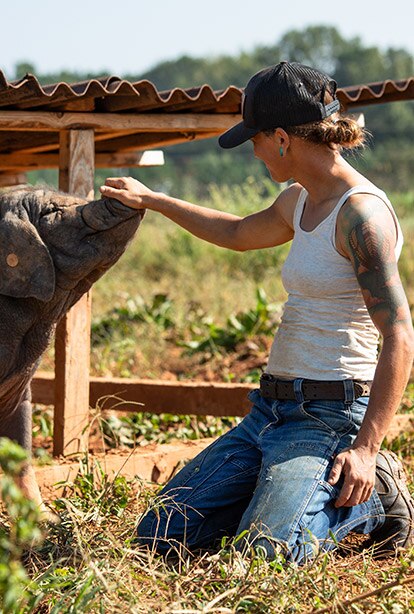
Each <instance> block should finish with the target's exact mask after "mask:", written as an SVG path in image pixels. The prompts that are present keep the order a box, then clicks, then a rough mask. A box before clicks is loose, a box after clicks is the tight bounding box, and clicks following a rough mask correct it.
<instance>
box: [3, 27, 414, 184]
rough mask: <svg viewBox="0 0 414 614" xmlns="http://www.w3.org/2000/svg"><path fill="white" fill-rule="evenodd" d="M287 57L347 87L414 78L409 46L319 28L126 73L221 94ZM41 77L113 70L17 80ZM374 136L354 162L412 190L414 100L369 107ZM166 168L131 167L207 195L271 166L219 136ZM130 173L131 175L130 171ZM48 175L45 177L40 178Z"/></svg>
mask: <svg viewBox="0 0 414 614" xmlns="http://www.w3.org/2000/svg"><path fill="white" fill-rule="evenodd" d="M281 60H289V61H297V62H302V63H304V64H308V65H310V66H314V67H316V68H319V69H321V70H324V71H326V72H327V73H328V74H330V75H331V76H332V77H333V78H334V79H335V80H336V81H337V82H338V85H339V87H345V86H347V85H358V84H364V83H369V82H375V81H383V80H386V79H392V80H398V79H406V78H408V77H411V76H413V75H414V56H413V55H412V54H410V53H409V52H408V51H406V50H405V49H395V48H387V49H380V48H379V47H376V46H366V45H365V44H364V43H363V42H362V41H361V39H360V38H359V37H353V38H344V37H343V36H342V35H341V34H340V33H339V32H338V30H337V29H336V28H334V27H330V26H311V27H308V28H305V29H302V30H290V31H289V32H287V33H286V34H284V35H283V36H282V37H281V38H280V40H278V41H277V42H276V43H275V44H274V45H271V46H258V47H256V48H254V49H253V50H252V51H251V52H249V53H248V52H243V53H239V54H236V55H233V56H230V55H221V56H217V57H209V58H195V57H190V56H182V57H179V58H177V59H174V60H168V61H165V62H160V63H158V64H156V65H155V66H154V67H152V68H151V69H150V70H148V71H146V72H144V73H138V74H123V75H119V76H120V77H123V78H125V79H128V80H130V81H139V80H141V79H148V80H149V81H152V82H153V83H154V84H155V85H156V87H157V88H158V90H160V91H162V90H168V89H172V88H174V87H180V88H189V87H195V86H199V85H203V84H204V83H208V84H209V85H210V86H211V87H212V88H213V89H215V90H221V89H224V88H226V87H228V86H229V85H236V86H238V87H244V85H245V84H246V83H247V81H248V79H249V77H250V76H251V75H252V74H254V73H255V72H257V71H258V70H260V69H261V68H263V67H264V66H268V65H270V64H275V63H277V62H279V61H281ZM27 72H31V73H34V74H36V76H37V77H38V79H39V81H40V82H41V83H43V84H45V83H55V82H58V81H66V82H76V81H81V80H84V79H91V78H97V77H100V76H104V75H107V74H108V73H107V72H105V73H102V72H101V73H99V74H97V73H94V74H91V73H86V74H85V73H76V72H68V71H61V72H60V73H54V74H40V75H39V74H37V73H36V70H35V67H34V66H32V65H31V64H29V63H28V62H21V63H20V64H18V65H17V66H16V74H15V75H14V77H15V78H20V77H22V76H23V75H24V74H25V73H27ZM360 110H361V111H363V112H364V115H365V121H366V127H367V129H368V131H369V133H370V135H371V136H370V138H369V142H368V146H367V147H366V148H365V149H364V150H363V151H361V152H360V153H359V154H358V155H355V154H353V159H352V164H354V165H355V166H357V167H358V168H359V169H360V170H361V171H362V172H364V173H366V174H367V175H368V176H369V178H370V179H371V180H372V181H374V182H375V183H377V184H379V185H380V186H381V187H383V188H384V189H387V190H397V191H408V190H412V173H413V159H414V103H413V101H408V102H394V103H388V104H382V105H374V106H371V107H367V108H361V109H360ZM165 157H166V165H165V166H164V167H162V168H153V169H131V174H133V175H135V176H137V177H140V178H141V180H143V181H147V182H149V183H150V184H151V185H152V186H154V187H155V188H156V189H164V190H168V191H171V192H175V193H177V194H180V195H182V194H183V193H193V194H196V195H197V194H200V195H203V194H204V193H205V191H206V186H207V185H208V184H211V183H216V184H219V185H223V184H227V185H229V184H234V183H239V182H242V181H243V180H244V179H245V178H246V177H249V176H250V177H251V176H253V177H256V178H259V179H260V177H262V176H263V175H265V174H266V172H267V171H266V169H265V168H264V167H263V166H262V165H261V164H260V163H258V162H257V161H255V160H254V159H253V158H252V156H251V155H250V144H246V145H245V146H243V147H240V148H238V149H237V150H234V151H231V152H228V151H222V150H220V148H219V147H218V145H217V141H216V139H208V140H205V141H196V142H193V143H185V144H182V145H176V146H172V147H169V148H166V149H165ZM122 172H123V173H124V172H125V171H122ZM38 176H40V177H41V176H42V173H40V172H39V173H38Z"/></svg>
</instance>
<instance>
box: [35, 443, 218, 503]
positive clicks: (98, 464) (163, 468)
mask: <svg viewBox="0 0 414 614" xmlns="http://www.w3.org/2000/svg"><path fill="white" fill-rule="evenodd" d="M212 442H213V439H212V438H210V437H209V438H203V439H197V440H195V441H174V442H172V443H163V444H153V443H150V444H148V445H146V446H143V447H137V448H136V449H135V450H127V449H123V450H119V449H118V450H114V453H107V454H102V453H99V452H98V453H96V452H94V453H93V454H92V453H91V454H90V455H89V460H90V468H91V471H93V473H94V475H95V478H96V483H98V484H99V482H100V480H102V475H101V472H100V468H101V469H103V470H104V472H105V475H108V476H110V478H113V477H115V476H117V475H124V476H126V477H128V478H130V479H134V478H136V477H138V478H139V479H140V480H145V481H146V482H156V483H157V484H164V483H165V482H167V481H168V480H169V479H170V478H171V477H172V475H174V473H175V472H176V471H177V470H178V469H181V467H183V466H184V464H185V463H186V462H187V461H189V460H191V459H192V458H194V457H195V456H196V455H197V454H198V453H199V452H202V451H203V450H204V449H205V448H206V447H207V446H208V445H209V444H210V443H212ZM35 472H36V478H37V481H38V484H39V487H40V490H41V493H42V496H43V500H44V501H48V500H50V499H56V497H61V496H64V494H65V486H64V484H66V483H67V482H73V481H74V480H75V478H76V476H77V475H78V473H79V460H78V459H75V460H69V459H59V460H57V459H56V460H55V461H54V462H53V463H52V464H51V465H47V466H43V467H39V466H37V467H35Z"/></svg>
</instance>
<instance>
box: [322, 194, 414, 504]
mask: <svg viewBox="0 0 414 614" xmlns="http://www.w3.org/2000/svg"><path fill="white" fill-rule="evenodd" d="M338 235H339V245H342V247H343V251H344V252H345V254H346V255H347V256H348V258H349V259H350V261H351V263H352V266H353V268H354V270H355V274H356V277H357V279H358V282H359V285H360V287H361V291H362V295H363V297H364V301H365V304H366V306H367V309H368V311H369V314H370V316H371V318H372V320H373V322H374V324H375V326H376V327H377V328H378V330H379V332H380V333H381V336H382V349H381V353H380V356H379V360H378V365H377V368H376V372H375V377H374V381H373V385H372V389H371V394H370V399H369V404H368V408H367V411H366V414H365V418H364V421H363V423H362V426H361V428H360V431H359V433H358V435H357V438H356V440H355V442H354V443H353V445H352V446H351V448H350V449H349V450H346V451H344V452H342V453H341V454H338V456H337V457H336V460H335V463H334V466H333V468H332V471H331V475H330V479H329V481H330V483H331V484H335V483H336V482H337V481H338V479H339V477H340V475H341V474H342V473H343V474H344V478H345V480H344V484H343V487H342V490H341V493H340V496H339V498H338V499H337V501H336V505H337V507H341V506H352V505H357V504H358V503H362V502H364V501H366V500H367V499H369V497H370V496H371V493H372V489H373V487H374V482H375V466H376V455H377V453H378V450H379V448H380V446H381V443H382V441H383V439H384V437H385V435H386V434H387V431H388V428H389V426H390V423H391V420H392V418H393V416H394V414H395V412H396V411H397V409H398V406H399V404H400V402H401V397H402V395H403V392H404V389H405V386H406V385H407V382H408V378H409V375H410V371H411V366H412V362H413V357H414V332H413V327H412V320H411V315H410V310H409V306H408V302H407V299H406V296H405V293H404V290H403V287H402V284H401V279H400V276H399V273H398V267H397V261H396V257H395V249H394V247H395V242H396V229H395V224H394V220H393V218H392V216H391V213H390V212H389V211H388V209H387V207H386V205H385V204H384V203H382V201H380V200H379V199H377V198H376V197H371V196H366V195H365V196H361V195H359V196H358V197H353V199H352V201H351V202H350V203H348V204H347V205H346V206H345V207H344V208H343V210H342V211H341V213H340V216H339V217H338Z"/></svg>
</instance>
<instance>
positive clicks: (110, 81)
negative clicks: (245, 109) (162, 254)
mask: <svg viewBox="0 0 414 614" xmlns="http://www.w3.org/2000/svg"><path fill="white" fill-rule="evenodd" d="M25 87H27V88H29V89H30V90H31V94H32V96H34V97H35V96H36V95H38V96H39V98H40V97H46V98H49V99H51V100H52V99H53V96H55V95H56V94H57V92H58V91H60V92H62V90H63V91H65V90H66V92H67V93H68V95H69V96H73V98H75V99H79V98H82V97H87V96H88V92H89V91H90V90H91V89H92V88H96V89H94V94H93V96H94V97H98V96H99V95H102V96H115V95H117V93H118V92H120V90H121V89H124V90H125V89H127V90H129V91H130V93H131V95H134V94H135V95H136V96H137V97H139V96H140V92H139V89H140V87H141V88H144V87H145V88H148V89H150V90H152V92H151V93H152V95H153V96H154V98H155V99H156V100H158V102H159V103H160V104H161V105H162V104H168V103H169V101H170V100H171V98H172V97H173V96H174V95H175V94H176V93H181V94H182V95H184V96H185V97H186V99H187V100H188V101H189V102H195V101H198V100H199V99H200V98H201V97H202V95H203V93H204V92H206V91H208V93H209V94H210V95H212V96H213V98H214V99H215V100H216V101H217V102H220V101H221V100H222V99H223V98H225V97H226V96H227V95H229V94H230V93H240V95H241V93H242V92H243V88H239V87H236V86H234V85H229V86H228V87H227V88H226V89H221V90H213V89H212V87H211V86H210V85H208V84H204V85H201V86H196V87H192V88H186V89H183V88H172V89H170V90H163V91H159V90H158V89H157V87H156V86H155V85H154V83H152V82H151V81H148V80H146V79H143V80H141V81H135V82H130V81H127V80H125V79H121V78H119V77H117V76H115V75H112V76H110V75H108V76H106V77H100V78H98V79H90V80H86V81H79V82H76V83H66V82H64V81H61V82H59V83H54V84H48V85H44V86H42V85H41V84H40V83H39V80H38V79H37V77H36V76H35V75H32V74H30V73H28V74H26V75H25V76H24V77H23V78H21V79H19V80H18V81H12V82H10V81H8V80H7V79H6V77H5V75H4V73H3V71H2V70H0V94H1V93H3V92H4V93H5V92H7V91H10V90H12V91H16V90H23V89H24V88H25ZM411 88H413V92H414V76H412V77H408V78H406V79H397V80H391V79H386V80H384V81H377V82H371V83H366V84H361V85H351V86H345V87H342V88H338V97H340V98H345V99H346V100H345V102H346V101H348V103H350V104H352V105H356V103H357V102H358V101H359V100H360V99H361V96H362V94H368V99H369V100H371V101H372V102H380V100H381V98H382V97H383V96H384V94H385V93H387V95H388V94H389V93H390V91H391V93H392V92H399V93H404V92H410V97H409V99H411V98H414V94H412V93H411ZM190 92H191V93H190ZM192 92H195V93H194V94H193V93H192ZM121 95H124V94H121ZM365 103H366V98H364V100H362V101H361V105H363V104H365Z"/></svg>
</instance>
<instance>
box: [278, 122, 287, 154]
mask: <svg viewBox="0 0 414 614" xmlns="http://www.w3.org/2000/svg"><path fill="white" fill-rule="evenodd" d="M275 139H276V142H277V146H278V147H282V148H283V151H284V153H285V155H286V151H287V150H288V149H289V145H290V136H289V135H288V133H287V132H286V130H283V128H276V130H275Z"/></svg>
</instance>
